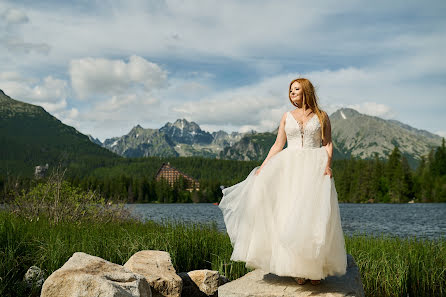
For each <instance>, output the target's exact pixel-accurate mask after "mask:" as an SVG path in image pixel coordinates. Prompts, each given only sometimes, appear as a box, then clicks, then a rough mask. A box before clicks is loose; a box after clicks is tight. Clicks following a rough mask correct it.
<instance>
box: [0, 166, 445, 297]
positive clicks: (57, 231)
mask: <svg viewBox="0 0 446 297" xmlns="http://www.w3.org/2000/svg"><path fill="white" fill-rule="evenodd" d="M63 177H64V174H63V172H56V173H55V174H53V175H51V176H50V178H49V179H48V180H47V181H46V182H45V183H40V184H38V185H37V186H36V187H34V188H33V189H32V190H31V191H29V192H22V193H19V194H18V195H17V196H16V197H15V199H13V200H12V201H11V202H10V203H9V204H8V205H7V206H5V207H6V208H4V209H0V259H2V261H1V262H0V296H36V295H35V294H37V293H38V292H36V291H35V289H29V288H27V287H26V285H24V283H23V282H22V280H23V276H24V274H25V272H26V271H27V269H28V268H29V267H31V266H32V265H35V266H38V267H40V268H41V269H43V270H44V272H45V275H46V277H48V276H49V275H50V274H51V273H52V272H53V271H55V270H57V269H58V268H60V267H61V266H62V265H63V264H64V263H65V262H66V261H67V260H68V258H69V257H71V255H72V254H73V253H74V252H78V251H82V252H85V253H88V254H91V255H94V256H98V257H101V258H103V259H106V260H108V261H111V262H113V263H117V264H121V265H122V264H124V263H125V262H126V261H127V260H128V259H129V258H130V257H131V256H132V255H133V254H134V253H136V252H138V251H140V250H147V249H153V250H163V251H167V252H169V253H170V255H171V257H172V263H173V265H174V267H175V269H176V271H177V272H184V271H190V270H195V269H212V270H218V271H219V272H220V273H221V274H222V275H224V276H226V277H227V278H228V279H229V280H234V279H237V278H239V277H241V276H243V275H244V274H246V273H247V272H249V271H250V270H249V269H247V268H246V267H245V266H244V263H243V262H233V261H231V260H230V256H231V253H232V246H231V242H230V239H229V236H228V235H227V234H226V233H225V232H221V231H219V230H218V228H217V224H216V223H215V222H213V223H209V224H199V223H183V222H179V221H173V220H165V221H163V222H161V223H156V222H154V221H146V222H142V221H140V220H139V219H138V218H136V217H133V216H132V215H131V214H130V213H129V212H128V210H126V209H125V208H124V207H123V204H122V203H121V204H120V203H118V204H115V203H112V204H110V203H108V202H106V201H105V199H104V198H103V197H101V196H100V195H98V194H96V193H94V192H91V191H85V190H82V189H80V188H78V187H73V186H72V185H71V184H69V183H67V182H66V181H64V179H63ZM345 240H346V249H347V253H349V254H352V255H353V257H354V259H355V261H356V263H357V265H358V267H359V270H360V273H361V278H362V282H363V284H364V289H365V292H366V296H379V297H381V296H404V297H407V296H408V295H407V294H409V296H446V269H445V267H446V238H444V237H441V238H438V239H435V240H428V239H417V238H415V237H414V238H405V239H402V238H395V237H390V236H366V235H363V234H362V235H361V234H357V235H354V236H346V237H345ZM33 290H34V291H33Z"/></svg>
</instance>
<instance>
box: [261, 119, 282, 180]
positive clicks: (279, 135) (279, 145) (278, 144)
mask: <svg viewBox="0 0 446 297" xmlns="http://www.w3.org/2000/svg"><path fill="white" fill-rule="evenodd" d="M286 115H287V114H286V112H285V113H284V114H283V116H282V119H281V120H280V125H279V130H278V131H277V137H276V141H275V142H274V144H273V146H272V147H271V149H270V150H269V153H268V156H266V158H265V160H264V161H263V163H262V166H260V168H259V169H258V170H257V171H256V175H257V174H259V172H260V170H261V169H262V168H263V166H265V164H266V162H268V160H269V159H270V158H271V157H272V156H274V155H275V154H277V153H278V152H280V151H281V150H282V149H283V146H284V145H285V143H286V134H285V120H286Z"/></svg>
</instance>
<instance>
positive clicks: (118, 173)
mask: <svg viewBox="0 0 446 297" xmlns="http://www.w3.org/2000/svg"><path fill="white" fill-rule="evenodd" d="M167 162H170V164H171V165H172V166H174V167H175V168H177V169H179V170H181V171H183V172H184V173H187V174H188V175H190V176H192V177H194V178H196V179H198V180H199V182H200V190H199V191H194V192H189V191H186V189H185V188H186V183H185V182H184V180H181V179H179V180H178V182H177V183H176V184H175V185H174V187H171V186H170V185H169V184H168V183H167V182H166V181H156V180H155V175H156V173H157V171H158V169H159V168H160V167H161V165H162V164H163V163H167ZM260 164H261V161H235V160H217V159H209V158H203V157H166V158H162V157H145V158H127V159H126V158H113V159H109V160H106V159H103V160H101V162H82V163H70V165H69V166H67V167H66V168H67V174H66V180H67V181H68V182H70V184H72V185H73V186H74V187H80V188H81V189H83V190H91V191H94V192H95V193H98V194H99V195H101V196H102V197H104V198H105V199H107V200H112V201H115V200H120V201H125V202H127V203H175V202H181V203H190V202H207V203H209V202H219V201H220V199H221V196H222V193H221V189H220V186H221V185H223V186H226V187H227V186H231V185H234V184H236V183H238V182H240V181H242V180H243V179H245V178H246V176H247V175H248V174H249V172H250V171H251V170H252V169H253V168H254V167H256V166H259V165H260ZM53 168H54V167H53ZM55 168H57V166H56V167H55ZM332 168H333V176H334V179H335V183H336V189H337V192H338V199H339V202H350V203H367V202H374V203H407V202H409V201H414V202H446V148H445V142H444V139H443V143H442V146H440V147H438V148H436V149H433V150H432V151H431V152H430V153H429V155H427V156H425V157H423V158H422V159H421V161H420V164H419V166H418V167H417V168H416V169H415V170H413V169H411V168H410V167H409V164H408V162H407V159H406V158H405V157H404V155H402V154H401V152H400V150H399V149H398V148H397V147H395V148H394V150H393V151H392V153H391V154H390V155H389V157H388V159H386V160H381V159H378V157H375V159H374V160H362V159H359V158H351V159H348V160H334V161H333V164H332ZM40 182H45V180H43V181H38V180H35V179H33V178H32V177H20V178H19V177H16V176H12V175H9V176H5V175H1V174H0V195H1V196H0V201H3V202H8V201H10V200H11V199H12V198H13V197H14V196H15V195H16V193H17V192H20V191H21V190H25V191H28V190H29V189H31V188H33V187H35V186H36V184H38V183H40Z"/></svg>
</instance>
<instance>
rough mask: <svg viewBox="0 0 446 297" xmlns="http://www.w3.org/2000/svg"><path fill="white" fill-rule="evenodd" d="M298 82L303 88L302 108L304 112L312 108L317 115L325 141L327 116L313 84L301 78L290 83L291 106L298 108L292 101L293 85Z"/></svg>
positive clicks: (289, 96)
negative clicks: (320, 104) (320, 105)
mask: <svg viewBox="0 0 446 297" xmlns="http://www.w3.org/2000/svg"><path fill="white" fill-rule="evenodd" d="M295 81H297V82H298V83H299V84H300V86H301V87H302V91H303V98H302V108H303V109H304V112H305V110H306V109H307V108H311V110H312V111H313V112H314V113H315V114H316V115H317V117H318V118H319V122H320V123H321V133H322V140H324V127H325V122H326V119H325V116H324V114H323V111H322V109H320V108H319V106H318V104H317V102H318V100H319V99H318V97H317V95H316V91H315V90H314V87H313V84H312V83H311V82H310V81H309V80H308V79H306V78H303V77H299V78H296V79H293V80H292V81H291V82H290V87H289V89H288V98H289V99H290V102H291V104H293V105H294V106H296V107H298V106H297V104H296V103H295V102H293V100H291V94H290V93H291V85H292V84H293V83H294V82H295Z"/></svg>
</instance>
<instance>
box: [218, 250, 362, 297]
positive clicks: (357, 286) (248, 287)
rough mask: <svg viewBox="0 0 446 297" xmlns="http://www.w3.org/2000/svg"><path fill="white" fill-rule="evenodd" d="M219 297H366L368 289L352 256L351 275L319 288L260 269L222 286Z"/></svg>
mask: <svg viewBox="0 0 446 297" xmlns="http://www.w3.org/2000/svg"><path fill="white" fill-rule="evenodd" d="M218 296H219V297H236V296H237V297H241V296H256V297H262V296H268V297H274V296H281V297H291V296H292V297H300V296H324V297H341V296H348V297H352V296H357V297H364V288H363V286H362V282H361V277H360V274H359V269H358V266H356V263H355V260H354V259H353V257H352V256H351V255H347V273H346V274H345V275H343V276H341V277H335V276H329V277H326V278H325V279H324V280H322V281H321V283H320V284H319V285H316V286H315V285H312V284H311V283H310V282H307V283H306V284H305V285H299V284H297V282H296V281H295V280H294V279H293V278H292V277H286V276H277V275H275V274H272V273H267V272H264V271H262V270H260V269H256V270H254V271H251V272H249V273H247V274H245V275H244V276H243V277H241V278H239V279H236V280H234V281H232V282H229V283H227V284H224V285H222V286H220V287H219V288H218Z"/></svg>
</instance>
